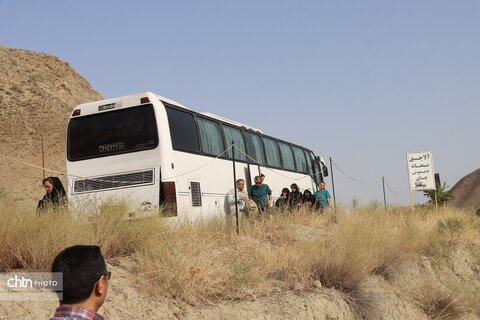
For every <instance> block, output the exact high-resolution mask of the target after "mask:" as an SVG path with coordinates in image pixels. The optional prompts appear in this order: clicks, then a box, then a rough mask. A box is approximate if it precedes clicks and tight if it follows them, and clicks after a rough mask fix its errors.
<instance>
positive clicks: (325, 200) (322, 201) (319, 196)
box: [313, 182, 332, 210]
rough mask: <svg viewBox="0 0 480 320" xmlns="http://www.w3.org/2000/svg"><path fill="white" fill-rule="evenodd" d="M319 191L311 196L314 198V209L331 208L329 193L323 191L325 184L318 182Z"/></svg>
mask: <svg viewBox="0 0 480 320" xmlns="http://www.w3.org/2000/svg"><path fill="white" fill-rule="evenodd" d="M318 188H319V189H320V190H318V191H316V192H315V193H314V194H313V196H314V197H315V209H320V210H323V209H324V208H326V207H331V206H332V204H331V202H330V198H331V196H330V193H329V192H328V190H327V189H325V182H320V183H319V184H318Z"/></svg>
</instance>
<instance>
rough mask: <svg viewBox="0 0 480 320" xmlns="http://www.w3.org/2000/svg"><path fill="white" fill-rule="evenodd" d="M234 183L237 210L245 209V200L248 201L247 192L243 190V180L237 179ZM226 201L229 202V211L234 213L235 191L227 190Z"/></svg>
mask: <svg viewBox="0 0 480 320" xmlns="http://www.w3.org/2000/svg"><path fill="white" fill-rule="evenodd" d="M235 185H236V189H237V205H238V210H239V211H245V206H246V202H247V201H248V193H247V191H246V190H245V180H243V179H237V181H236V184H235ZM228 203H229V204H230V208H231V209H230V213H234V212H235V193H234V190H233V189H232V190H230V191H229V192H228ZM232 208H233V210H232Z"/></svg>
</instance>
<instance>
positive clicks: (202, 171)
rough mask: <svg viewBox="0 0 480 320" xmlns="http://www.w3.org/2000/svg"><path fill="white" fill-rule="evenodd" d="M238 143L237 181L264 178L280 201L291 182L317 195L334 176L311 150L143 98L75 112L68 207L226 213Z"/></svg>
mask: <svg viewBox="0 0 480 320" xmlns="http://www.w3.org/2000/svg"><path fill="white" fill-rule="evenodd" d="M232 141H233V142H234V145H235V150H234V155H235V161H236V162H235V163H236V165H235V168H236V178H237V179H239V178H242V179H244V180H245V181H246V185H247V189H248V190H249V188H250V186H251V184H252V182H253V180H254V177H255V176H257V175H260V174H264V175H265V176H266V180H265V183H266V184H268V185H269V186H270V189H271V190H272V192H273V193H272V195H273V197H274V198H275V197H278V196H279V195H280V193H281V190H282V188H284V187H286V188H289V186H290V185H291V184H292V183H297V184H298V185H299V187H300V190H301V191H303V190H304V189H310V190H311V191H312V192H314V191H316V190H317V185H318V182H319V180H321V179H323V177H324V176H326V175H327V170H326V167H325V166H324V164H323V162H322V161H320V158H319V157H316V156H315V155H314V153H313V152H312V151H311V150H309V149H306V148H304V147H301V146H300V145H297V144H293V143H289V142H286V141H283V140H280V139H276V138H274V137H271V136H267V135H265V134H263V133H262V132H261V131H260V130H258V129H255V128H252V127H249V126H246V125H243V124H241V123H238V122H235V121H231V120H228V119H225V118H222V117H219V116H215V115H212V114H209V113H199V112H195V111H192V110H190V109H188V108H186V107H185V106H183V105H181V104H179V103H177V102H175V101H173V100H170V99H167V98H164V97H161V96H159V95H156V94H154V93H151V92H144V93H139V94H133V95H129V96H125V97H119V98H113V99H107V100H102V101H96V102H90V103H84V104H81V105H79V106H77V107H76V108H75V109H74V111H73V113H72V115H71V117H70V119H69V123H68V132H67V146H66V172H67V183H68V199H69V205H70V206H71V207H75V206H78V205H83V204H85V202H87V203H92V202H98V201H102V200H106V199H108V200H109V201H112V199H113V200H114V201H115V200H116V199H120V200H122V201H124V202H125V203H127V204H128V206H129V208H128V210H129V212H131V214H136V213H139V212H142V211H159V210H160V209H161V210H160V212H162V213H163V214H164V215H166V216H177V217H179V218H184V219H189V220H195V219H196V218H201V217H209V216H212V215H222V214H225V213H227V212H228V210H229V205H228V203H227V193H228V191H229V190H231V189H233V186H234V181H233V180H234V179H233V161H232V148H230V149H228V148H229V147H230V146H231V145H232ZM227 149H228V150H227ZM225 150H227V151H226V152H225Z"/></svg>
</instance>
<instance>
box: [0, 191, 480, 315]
mask: <svg viewBox="0 0 480 320" xmlns="http://www.w3.org/2000/svg"><path fill="white" fill-rule="evenodd" d="M0 210H1V211H0V219H1V220H2V221H4V223H2V225H1V227H0V268H3V269H11V268H28V269H39V270H47V269H48V268H49V267H50V263H51V261H52V259H53V257H54V256H55V255H56V253H57V252H59V251H60V250H62V249H63V248H65V247H66V246H69V245H73V244H79V243H84V244H88V243H90V244H98V245H100V246H101V247H102V251H103V252H104V254H105V255H106V256H107V257H118V256H124V255H130V256H131V257H132V258H133V260H134V261H135V262H136V271H135V272H136V273H137V276H138V278H139V279H143V283H142V285H143V286H144V287H145V288H146V290H148V291H149V292H150V293H151V294H152V295H154V296H169V297H175V298H177V299H180V300H182V301H185V302H188V303H191V304H196V303H198V302H202V303H208V302H214V301H218V300H224V299H230V300H238V299H249V297H252V296H259V295H260V296H261V295H268V294H270V293H271V292H278V291H279V290H280V291H284V290H297V291H301V290H317V288H318V287H319V283H320V284H321V285H322V286H323V287H327V288H333V289H336V290H338V291H339V292H342V293H343V295H344V296H345V299H346V301H348V302H349V304H350V306H351V307H352V309H353V310H354V311H355V312H356V314H357V315H359V316H360V317H365V318H368V317H369V315H370V317H372V316H371V315H372V314H374V310H373V309H374V308H375V306H374V304H373V298H372V297H371V295H369V293H368V290H365V289H364V288H363V283H364V282H365V279H366V278H367V277H369V276H372V275H373V276H381V277H383V278H384V279H386V281H390V282H392V283H393V282H394V281H395V275H396V273H397V272H398V270H400V268H402V265H403V264H404V263H405V262H406V261H416V260H418V258H419V257H420V256H425V255H426V256H428V257H430V258H429V259H432V261H436V260H441V259H443V258H444V257H446V256H448V254H449V252H451V250H452V249H453V248H454V247H455V246H456V245H458V244H460V243H469V242H472V241H475V238H476V237H478V231H479V223H478V219H476V218H475V217H474V216H473V215H469V214H467V213H465V212H462V211H457V210H453V209H441V210H440V211H438V212H436V211H435V210H428V209H425V210H416V211H415V212H411V211H410V210H408V209H399V208H392V209H390V210H389V211H388V212H385V211H384V210H383V209H379V208H368V209H366V208H357V209H355V210H354V211H353V212H350V213H348V214H346V213H339V214H338V215H337V216H333V214H332V213H331V212H330V213H326V214H324V215H319V214H314V213H312V212H309V211H306V210H305V211H302V210H301V211H298V212H295V213H289V212H277V213H275V214H274V215H273V216H268V215H267V216H264V217H261V218H258V219H254V220H253V219H251V220H247V219H243V220H242V221H241V226H240V233H239V234H236V232H235V227H234V223H233V222H231V221H230V222H225V219H211V220H209V221H198V222H197V223H195V224H190V223H177V224H168V225H165V224H164V223H163V222H162V221H163V220H162V219H159V218H150V219H139V220H134V221H125V220H123V219H122V217H123V215H122V211H123V209H122V208H121V207H118V206H117V207H115V206H113V207H109V208H107V209H104V210H103V212H102V213H100V214H98V215H93V216H90V217H77V218H75V217H72V216H71V215H69V214H67V213H66V212H58V213H53V212H52V213H50V214H47V215H44V216H40V217H38V216H36V215H35V213H34V212H33V210H28V211H27V210H25V209H21V208H17V207H16V205H15V204H14V203H12V202H11V201H9V200H8V199H6V198H5V197H4V198H2V199H0ZM423 288H427V287H426V286H423V287H421V288H420V289H419V290H416V291H415V290H413V291H412V290H410V291H409V292H408V294H410V295H411V297H412V299H413V300H414V301H415V303H416V304H417V305H418V306H419V307H420V308H421V309H422V310H424V312H425V313H427V314H428V315H430V316H431V317H437V318H439V319H442V317H443V315H444V314H448V315H456V314H460V313H461V312H465V310H466V308H465V307H464V306H462V305H461V304H459V303H457V301H456V300H455V299H453V295H452V294H451V292H455V291H452V290H450V291H448V290H447V291H445V290H444V291H441V290H431V289H423ZM472 300H473V299H472ZM472 305H473V304H472ZM470 309H472V308H470ZM475 311H477V312H478V311H479V310H475Z"/></svg>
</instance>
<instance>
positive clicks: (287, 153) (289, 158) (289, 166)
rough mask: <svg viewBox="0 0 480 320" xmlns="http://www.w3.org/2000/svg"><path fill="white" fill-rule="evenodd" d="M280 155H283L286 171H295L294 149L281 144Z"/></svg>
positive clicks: (279, 144)
mask: <svg viewBox="0 0 480 320" xmlns="http://www.w3.org/2000/svg"><path fill="white" fill-rule="evenodd" d="M278 146H279V147H280V154H281V155H282V161H283V168H284V169H286V170H293V171H294V170H295V160H294V159H293V152H292V148H291V147H290V146H289V145H288V144H285V143H283V142H279V143H278Z"/></svg>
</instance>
